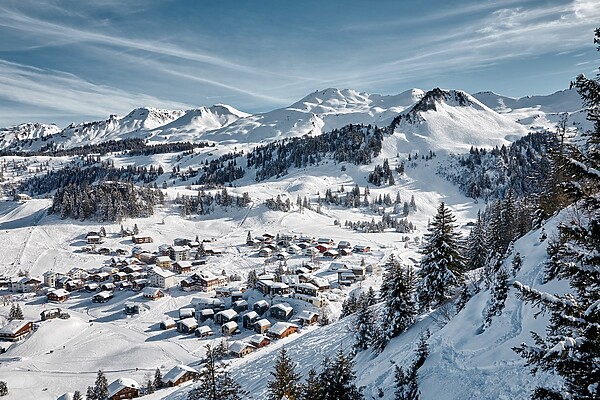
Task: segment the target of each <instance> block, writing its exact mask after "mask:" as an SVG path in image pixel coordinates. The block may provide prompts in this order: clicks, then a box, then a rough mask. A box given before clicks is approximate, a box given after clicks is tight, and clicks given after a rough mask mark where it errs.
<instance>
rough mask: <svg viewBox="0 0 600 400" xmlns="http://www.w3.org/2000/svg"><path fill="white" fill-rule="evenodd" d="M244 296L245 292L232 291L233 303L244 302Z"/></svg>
mask: <svg viewBox="0 0 600 400" xmlns="http://www.w3.org/2000/svg"><path fill="white" fill-rule="evenodd" d="M243 295H244V292H242V291H241V290H232V291H231V301H232V302H236V301H239V300H242V296H243Z"/></svg>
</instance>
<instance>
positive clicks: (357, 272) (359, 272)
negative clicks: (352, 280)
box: [352, 265, 367, 281]
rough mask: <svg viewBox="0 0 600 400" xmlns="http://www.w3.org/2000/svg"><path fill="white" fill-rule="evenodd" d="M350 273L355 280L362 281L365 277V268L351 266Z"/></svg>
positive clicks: (362, 266)
mask: <svg viewBox="0 0 600 400" xmlns="http://www.w3.org/2000/svg"><path fill="white" fill-rule="evenodd" d="M352 273H354V276H356V280H359V281H364V280H365V278H366V275H367V267H366V266H364V265H353V266H352Z"/></svg>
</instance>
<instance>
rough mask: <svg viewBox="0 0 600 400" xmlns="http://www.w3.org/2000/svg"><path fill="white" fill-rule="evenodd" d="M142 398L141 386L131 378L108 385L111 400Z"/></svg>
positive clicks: (121, 379)
mask: <svg viewBox="0 0 600 400" xmlns="http://www.w3.org/2000/svg"><path fill="white" fill-rule="evenodd" d="M139 396H140V385H139V384H138V383H137V382H136V381H134V380H133V379H129V378H119V379H117V380H116V381H113V382H112V383H111V384H110V385H108V398H109V400H121V399H133V398H136V397H139Z"/></svg>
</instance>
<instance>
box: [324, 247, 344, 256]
mask: <svg viewBox="0 0 600 400" xmlns="http://www.w3.org/2000/svg"><path fill="white" fill-rule="evenodd" d="M339 256H340V253H339V252H338V251H337V250H332V249H329V250H327V251H325V252H323V257H328V258H338V257H339Z"/></svg>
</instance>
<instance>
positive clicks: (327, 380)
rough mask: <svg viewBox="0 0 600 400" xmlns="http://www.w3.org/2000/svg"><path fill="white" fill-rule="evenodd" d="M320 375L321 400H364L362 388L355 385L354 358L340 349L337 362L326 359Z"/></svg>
mask: <svg viewBox="0 0 600 400" xmlns="http://www.w3.org/2000/svg"><path fill="white" fill-rule="evenodd" d="M321 365H322V370H321V373H320V374H319V386H320V389H321V390H320V395H321V397H320V400H362V399H364V396H363V394H362V388H358V387H357V386H356V384H355V382H354V381H355V380H356V374H355V373H354V371H353V368H354V361H353V359H352V357H350V356H345V355H344V352H343V351H342V349H341V348H340V349H339V350H338V352H337V355H336V358H335V360H330V359H329V358H328V357H326V358H325V359H324V360H323V363H322V364H321Z"/></svg>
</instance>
